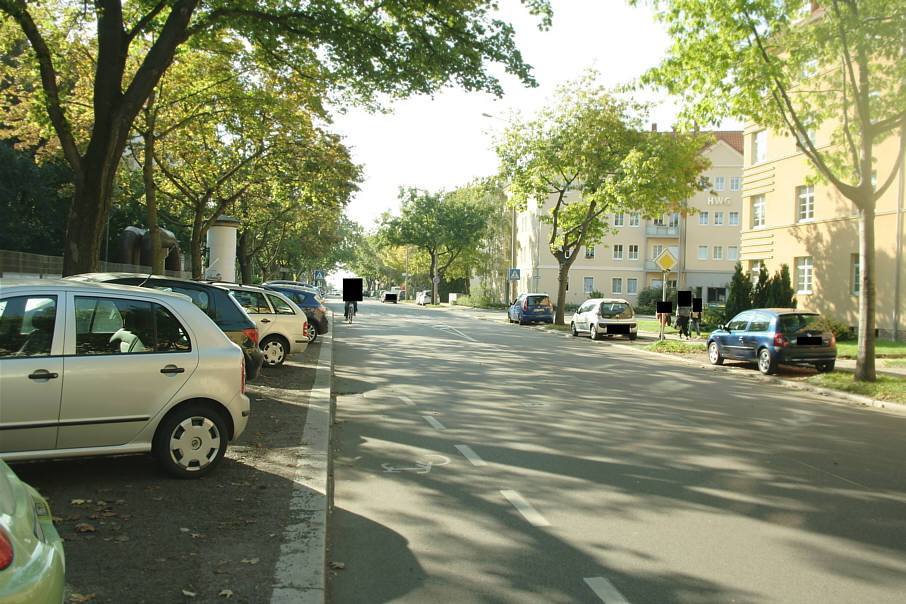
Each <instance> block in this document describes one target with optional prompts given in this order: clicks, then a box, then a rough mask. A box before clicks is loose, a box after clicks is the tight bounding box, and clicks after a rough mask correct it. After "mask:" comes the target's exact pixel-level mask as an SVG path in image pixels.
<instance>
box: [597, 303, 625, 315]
mask: <svg viewBox="0 0 906 604" xmlns="http://www.w3.org/2000/svg"><path fill="white" fill-rule="evenodd" d="M601 316H602V317H608V318H610V319H629V318H632V307H631V306H629V305H628V304H624V303H623V302H601Z"/></svg>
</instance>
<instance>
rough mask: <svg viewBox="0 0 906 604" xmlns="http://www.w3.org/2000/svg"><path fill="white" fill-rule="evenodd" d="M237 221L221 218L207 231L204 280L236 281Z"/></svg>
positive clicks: (226, 217) (225, 217)
mask: <svg viewBox="0 0 906 604" xmlns="http://www.w3.org/2000/svg"><path fill="white" fill-rule="evenodd" d="M238 230H239V221H238V220H236V219H235V218H232V217H230V216H221V217H220V218H218V219H217V220H216V221H215V222H214V224H212V225H211V228H210V229H208V268H207V269H206V270H205V272H204V276H205V278H206V279H215V280H219V281H236V232H237V231H238Z"/></svg>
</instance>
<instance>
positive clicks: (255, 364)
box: [66, 273, 264, 380]
mask: <svg viewBox="0 0 906 604" xmlns="http://www.w3.org/2000/svg"><path fill="white" fill-rule="evenodd" d="M66 278H67V279H76V280H79V281H97V282H101V283H121V284H123V285H140V286H142V287H150V288H154V289H160V290H164V291H174V292H178V293H180V294H185V295H187V296H189V297H190V298H192V302H194V303H195V306H197V307H198V308H200V309H201V310H203V311H204V312H205V313H206V314H207V315H208V316H209V317H211V319H212V320H213V321H214V323H216V324H217V326H218V327H219V328H220V329H222V330H223V332H224V333H225V334H226V335H227V336H228V337H229V338H230V339H231V340H232V341H233V342H235V343H236V344H238V345H239V346H240V347H241V348H242V352H243V353H244V354H245V375H246V377H248V379H250V380H251V379H255V377H256V376H257V375H258V372H259V370H260V369H261V364H262V363H263V362H264V354H263V353H262V352H261V350H260V349H259V348H258V328H257V327H256V326H255V322H254V321H253V320H252V319H251V317H249V316H248V314H247V313H246V312H245V310H243V308H242V306H240V305H239V303H238V302H236V300H234V299H233V297H232V296H230V292H229V291H228V290H227V289H225V288H223V287H219V286H217V285H213V284H209V283H201V282H199V281H192V280H191V279H180V278H179V277H168V276H165V275H151V276H148V275H138V274H135V273H84V274H81V275H73V276H71V277H66Z"/></svg>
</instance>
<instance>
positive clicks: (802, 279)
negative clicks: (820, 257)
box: [796, 256, 815, 294]
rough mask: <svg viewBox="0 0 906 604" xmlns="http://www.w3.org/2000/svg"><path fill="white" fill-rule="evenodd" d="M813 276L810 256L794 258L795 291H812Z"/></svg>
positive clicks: (813, 268) (807, 292)
mask: <svg viewBox="0 0 906 604" xmlns="http://www.w3.org/2000/svg"><path fill="white" fill-rule="evenodd" d="M814 277H815V267H814V265H813V264H812V258H811V256H802V257H799V258H796V293H797V294H810V293H812V281H813V279H814Z"/></svg>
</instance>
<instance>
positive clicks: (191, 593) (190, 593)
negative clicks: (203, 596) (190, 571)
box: [182, 589, 198, 598]
mask: <svg viewBox="0 0 906 604" xmlns="http://www.w3.org/2000/svg"><path fill="white" fill-rule="evenodd" d="M182 595H184V596H185V597H187V598H194V597H195V596H197V595H198V594H197V593H195V592H194V591H189V590H188V589H184V590H182Z"/></svg>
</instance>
